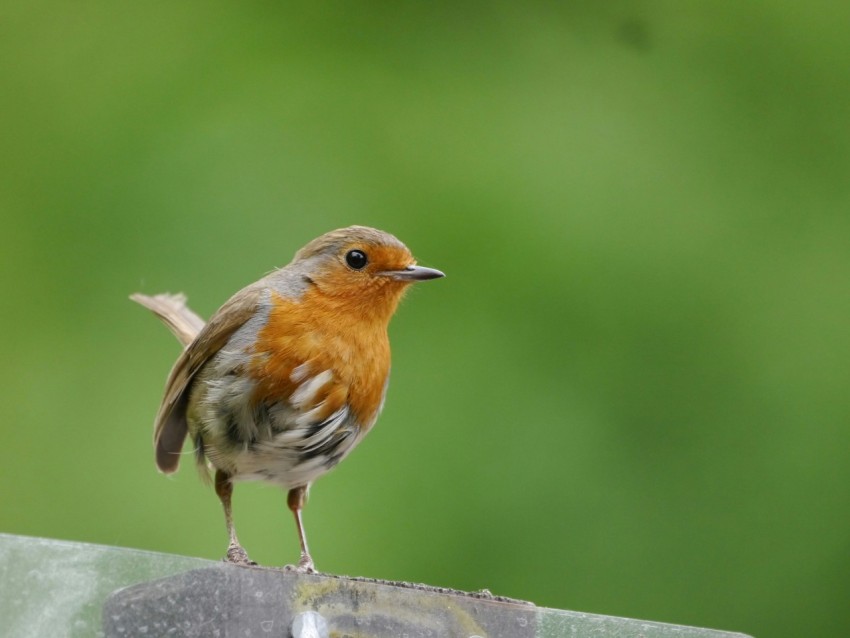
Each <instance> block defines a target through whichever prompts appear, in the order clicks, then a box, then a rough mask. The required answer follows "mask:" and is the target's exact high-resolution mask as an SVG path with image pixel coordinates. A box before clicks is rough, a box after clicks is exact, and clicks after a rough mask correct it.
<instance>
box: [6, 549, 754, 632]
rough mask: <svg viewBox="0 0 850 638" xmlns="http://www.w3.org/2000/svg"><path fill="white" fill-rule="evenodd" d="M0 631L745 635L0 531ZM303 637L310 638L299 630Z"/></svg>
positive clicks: (483, 594) (410, 586) (463, 594)
mask: <svg viewBox="0 0 850 638" xmlns="http://www.w3.org/2000/svg"><path fill="white" fill-rule="evenodd" d="M0 619H2V622H0V636H2V637H3V638H5V637H7V636H8V637H10V638H11V637H13V636H14V637H15V638H41V637H48V636H49V637H51V638H61V637H63V636H73V637H76V636H87V637H88V636H107V637H110V638H112V637H116V636H121V637H122V638H123V637H127V636H144V637H146V638H147V637H151V636H170V637H174V638H177V637H180V636H191V637H196V638H201V637H206V636H211V637H220V636H263V637H265V636H268V637H271V636H276V637H285V638H288V637H289V636H291V635H295V636H296V638H307V637H308V636H312V635H318V636H322V637H324V636H328V637H329V638H343V637H351V638H355V637H356V638H381V637H392V638H399V637H401V636H407V637H408V638H417V637H421V638H436V637H437V636H451V637H454V636H458V637H462V638H473V637H475V636H478V637H480V638H485V637H486V638H498V637H503V636H504V637H510V638H526V637H532V636H538V637H546V638H567V637H569V638H586V637H588V638H589V637H591V636H592V637H594V638H598V637H601V638H745V637H743V635H742V634H734V633H728V632H722V631H713V630H710V629H699V628H695V627H684V626H679V625H668V624H662V623H653V622H647V621H640V620H632V619H627V618H615V617H610V616H600V615H594V614H583V613H578V612H570V611H560V610H553V609H545V608H540V607H535V606H534V605H531V604H529V603H522V602H519V601H510V600H504V599H499V598H493V597H490V596H489V594H488V593H486V592H485V593H479V594H465V593H463V592H454V591H451V590H445V589H439V588H432V587H426V586H417V585H409V584H402V583H387V582H381V581H370V580H366V579H350V578H343V577H336V576H327V575H304V574H294V573H291V572H284V571H282V570H279V569H270V568H260V567H237V566H234V565H229V564H224V563H220V562H216V561H207V560H201V559H195V558H186V557H181V556H172V555H167V554H155V553H152V552H141V551H136V550H128V549H122V548H114V547H103V546H98V545H87V544H83V543H68V542H62V541H50V540H45V539H37V538H25V537H18V536H8V535H3V534H0ZM299 634H300V635H299Z"/></svg>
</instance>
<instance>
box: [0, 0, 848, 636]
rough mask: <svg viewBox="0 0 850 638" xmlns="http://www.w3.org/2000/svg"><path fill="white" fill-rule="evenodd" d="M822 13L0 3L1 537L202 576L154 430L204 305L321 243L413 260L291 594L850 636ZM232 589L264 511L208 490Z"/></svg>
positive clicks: (843, 164)
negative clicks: (402, 588) (336, 581)
mask: <svg viewBox="0 0 850 638" xmlns="http://www.w3.org/2000/svg"><path fill="white" fill-rule="evenodd" d="M848 23H850V5H848V4H846V3H838V2H834V1H831V2H822V1H821V2H817V1H815V2H809V3H805V4H801V3H798V2H791V1H790V0H788V1H776V2H771V3H767V2H756V3H739V5H732V4H731V3H705V2H694V3H673V2H668V3H664V2H652V1H638V0H634V1H623V2H613V3H597V2H574V3H560V4H558V5H555V3H508V2H505V3H453V2H452V3H448V2H446V3H406V2H404V3H392V4H391V5H389V6H388V5H387V4H384V3H343V2H339V3H333V2H331V3H315V4H308V3H305V4H303V5H293V4H289V3H276V2H268V1H266V2H257V1H250V0H249V1H248V2H240V3H231V2H221V1H219V0H204V1H203V2H201V1H190V2H180V3H175V2H161V1H155V2H145V3H115V2H106V1H103V2H82V3H59V2H51V1H46V2H39V1H35V2H22V1H19V0H14V1H11V2H9V1H6V2H4V3H3V4H2V6H0V87H2V88H0V163H2V170H0V213H2V231H0V285H2V292H3V305H2V309H3V311H2V313H0V322H2V324H0V348H2V350H0V352H2V358H3V365H2V366H0V382H1V383H0V405H2V414H3V418H2V426H1V427H2V428H3V430H2V432H3V442H2V445H0V481H1V482H2V486H3V487H2V490H1V491H0V530H2V531H5V532H13V533H21V534H32V535H39V536H50V537H59V538H67V539H74V540H84V541H92V542H97V543H106V544H114V545H123V546H130V547H139V548H147V549H153V550H158V551H165V552H176V553H183V554H189V555H195V556H203V557H211V558H214V557H218V556H220V555H222V553H223V551H224V549H225V544H226V539H225V535H224V526H223V522H222V518H221V514H220V510H219V506H218V503H217V500H216V498H215V496H214V495H213V493H212V491H211V490H209V488H207V487H205V486H203V485H202V484H201V482H200V481H199V480H198V479H197V477H196V476H195V472H194V470H193V469H192V468H191V467H190V466H187V467H184V468H183V470H182V471H181V472H180V473H179V474H177V475H176V477H174V478H173V479H167V478H164V477H163V476H161V475H158V474H157V473H156V471H155V469H154V465H153V458H152V449H151V424H152V420H153V416H154V413H155V411H156V409H157V406H158V403H159V400H160V393H161V390H162V386H163V383H164V379H165V375H166V373H167V372H168V369H169V367H170V365H171V363H172V362H173V360H174V359H175V358H176V356H177V354H178V352H179V348H178V346H177V343H176V342H175V341H174V339H173V338H172V337H171V336H170V335H169V334H168V333H167V331H166V330H165V328H163V327H162V326H160V325H158V323H157V322H156V321H155V320H154V319H153V318H152V317H151V316H150V315H149V314H148V313H146V312H145V311H143V310H142V309H141V308H139V307H135V306H134V305H133V304H132V303H131V302H130V301H128V299H127V295H128V294H129V293H131V292H134V291H137V290H139V291H143V292H147V293H155V292H160V291H172V292H177V291H183V292H185V293H187V294H188V295H189V299H190V302H191V304H192V306H193V307H194V308H195V309H196V310H197V311H199V312H200V313H201V314H203V315H204V316H208V315H209V314H210V313H211V312H213V311H214V310H215V308H217V306H218V305H219V304H220V303H222V302H223V301H224V300H225V299H226V298H227V297H228V296H229V295H230V294H232V293H233V292H235V291H236V290H237V289H239V288H240V287H242V286H243V285H245V284H247V283H249V282H251V281H253V280H255V279H257V278H258V277H259V276H260V275H262V274H263V273H265V272H267V271H268V270H269V269H271V268H273V267H275V266H281V265H284V264H285V263H287V262H288V261H289V259H290V258H291V256H292V254H293V253H294V252H295V250H297V249H298V248H299V247H300V246H301V245H303V244H304V243H306V242H307V241H308V240H310V239H312V238H313V237H315V236H317V235H319V234H321V233H323V232H325V231H327V230H330V229H332V228H336V227H340V226H345V225H348V224H351V223H360V224H368V225H373V226H377V227H380V228H383V229H385V230H388V231H390V232H393V233H394V234H396V235H397V236H399V237H400V238H401V239H402V240H403V241H405V242H406V243H407V244H408V245H409V246H410V247H411V248H412V250H413V251H414V253H415V254H416V255H417V256H418V257H419V260H420V263H423V264H425V265H429V266H435V267H438V268H441V269H443V270H445V271H446V272H447V274H448V277H447V278H446V279H445V280H441V281H437V282H431V283H428V284H423V285H422V286H421V287H418V288H417V289H416V290H414V291H413V292H412V294H410V295H409V296H408V298H407V299H406V300H405V302H404V304H403V305H402V307H401V309H400V311H399V313H398V316H397V317H396V318H395V320H394V321H393V324H392V326H391V331H390V332H391V337H392V342H393V350H394V364H393V380H392V383H391V387H390V392H389V396H388V401H387V405H386V409H385V412H384V414H383V416H382V418H381V420H380V421H379V424H378V427H377V428H376V429H375V431H374V432H373V433H372V434H371V435H370V437H369V438H368V440H367V442H366V443H365V444H364V445H362V446H361V447H360V448H359V449H358V450H357V451H356V452H355V453H354V454H353V455H352V456H351V457H350V458H349V459H348V460H346V462H345V463H343V464H342V465H341V466H340V467H339V468H338V469H337V470H336V471H335V472H333V473H331V474H330V475H328V476H327V477H325V478H323V479H320V480H319V481H318V483H317V484H316V485H315V486H314V488H313V490H312V494H311V502H310V505H309V506H308V508H307V510H306V514H305V517H306V524H307V530H308V533H309V536H310V541H311V545H312V549H313V552H314V555H315V558H316V561H317V564H318V566H319V568H320V569H323V570H327V571H330V572H334V573H344V574H354V575H363V576H374V577H380V578H389V579H403V580H413V581H422V582H428V583H431V584H435V585H442V586H451V587H457V588H462V589H479V588H482V587H486V588H489V589H491V590H492V591H493V592H494V593H498V594H504V595H509V596H514V597H518V598H523V599H528V600H532V601H534V602H536V603H538V604H541V605H546V606H551V607H558V608H567V609H575V610H581V611H589V612H597V613H605V614H614V615H625V616H633V617H639V618H647V619H653V620H661V621H668V622H675V623H684V624H696V625H704V626H711V627H716V628H721V629H730V630H739V631H744V632H748V633H751V634H754V635H755V636H758V637H759V638H767V637H768V636H777V637H783V636H788V637H790V636H840V635H848V634H850V616H848V614H847V602H848V599H850V492H848V486H850V463H848V452H850V428H848V425H850V423H849V421H850V398H848V396H850V392H848V381H850V374H848V364H850V321H849V320H848V318H849V317H850V290H848V281H850V208H848V204H850V179H848V178H850V117H848V113H849V112H850V99H849V98H850V84H848V69H850V44H849V43H848V37H847V24H848ZM235 508H236V519H237V526H238V529H239V531H240V536H241V538H242V540H243V542H244V543H245V545H246V547H247V548H248V549H249V551H250V552H251V554H252V556H253V557H254V558H255V559H257V560H259V561H260V562H261V563H264V564H276V565H280V564H284V563H286V562H292V561H294V560H295V559H296V558H297V541H296V537H295V531H294V525H293V524H292V521H291V517H290V515H289V513H288V511H287V510H286V507H285V500H284V497H283V495H282V494H281V492H280V490H278V489H277V488H275V487H270V486H263V485H258V484H246V485H239V486H237V491H236V496H235Z"/></svg>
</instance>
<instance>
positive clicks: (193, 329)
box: [130, 292, 204, 347]
mask: <svg viewBox="0 0 850 638" xmlns="http://www.w3.org/2000/svg"><path fill="white" fill-rule="evenodd" d="M130 299H132V300H133V301H135V302H136V303H138V304H141V305H142V306H144V307H145V308H147V309H148V310H150V311H151V312H153V313H154V314H155V315H156V316H157V317H159V319H160V320H161V321H162V322H163V323H164V324H165V325H166V326H168V329H169V330H171V332H172V334H173V335H174V336H175V337H177V340H178V341H179V342H180V343H181V344H183V346H184V347H186V346H188V345H189V344H190V343H192V342H193V341H194V340H195V337H197V336H198V333H199V332H200V331H201V329H202V328H203V327H204V320H203V319H201V318H200V317H199V316H198V315H196V314H195V313H194V312H192V310H190V309H189V307H188V306H187V305H186V296H185V295H182V294H177V295H170V294H167V293H163V294H160V295H154V296H153V297H149V296H148V295H143V294H142V293H140V292H137V293H134V294H132V295H130Z"/></svg>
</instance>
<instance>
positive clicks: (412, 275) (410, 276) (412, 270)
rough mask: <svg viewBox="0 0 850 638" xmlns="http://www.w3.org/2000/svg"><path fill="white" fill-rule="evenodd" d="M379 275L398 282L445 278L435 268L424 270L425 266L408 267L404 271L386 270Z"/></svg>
mask: <svg viewBox="0 0 850 638" xmlns="http://www.w3.org/2000/svg"><path fill="white" fill-rule="evenodd" d="M379 274H381V275H383V276H384V277H392V278H393V279H396V280H398V281H427V280H429V279H439V278H440V277H445V276H446V275H445V274H443V273H442V272H440V271H439V270H437V269H436V268H426V267H425V266H408V267H407V268H405V269H404V270H386V271H384V272H382V273H379Z"/></svg>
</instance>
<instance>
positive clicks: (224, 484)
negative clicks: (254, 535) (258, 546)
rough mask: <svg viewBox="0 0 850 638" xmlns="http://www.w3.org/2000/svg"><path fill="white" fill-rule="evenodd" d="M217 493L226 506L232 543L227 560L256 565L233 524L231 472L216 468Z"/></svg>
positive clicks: (226, 522) (228, 532) (226, 523)
mask: <svg viewBox="0 0 850 638" xmlns="http://www.w3.org/2000/svg"><path fill="white" fill-rule="evenodd" d="M215 493H216V494H218V498H219V500H220V501H221V506H222V507H223V508H224V524H225V525H227V535H228V536H229V537H230V543H229V544H228V546H227V558H226V560H227V562H229V563H236V564H237V565H256V564H257V563H255V562H254V561H252V560H251V559H250V558H248V552H246V551H245V549H244V548H243V547H242V545H240V544H239V539H238V538H236V527H234V525H233V508H232V507H231V505H230V499H231V497H232V496H233V482H232V481H231V480H230V474H228V473H227V472H222V471H221V470H216V472H215Z"/></svg>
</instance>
